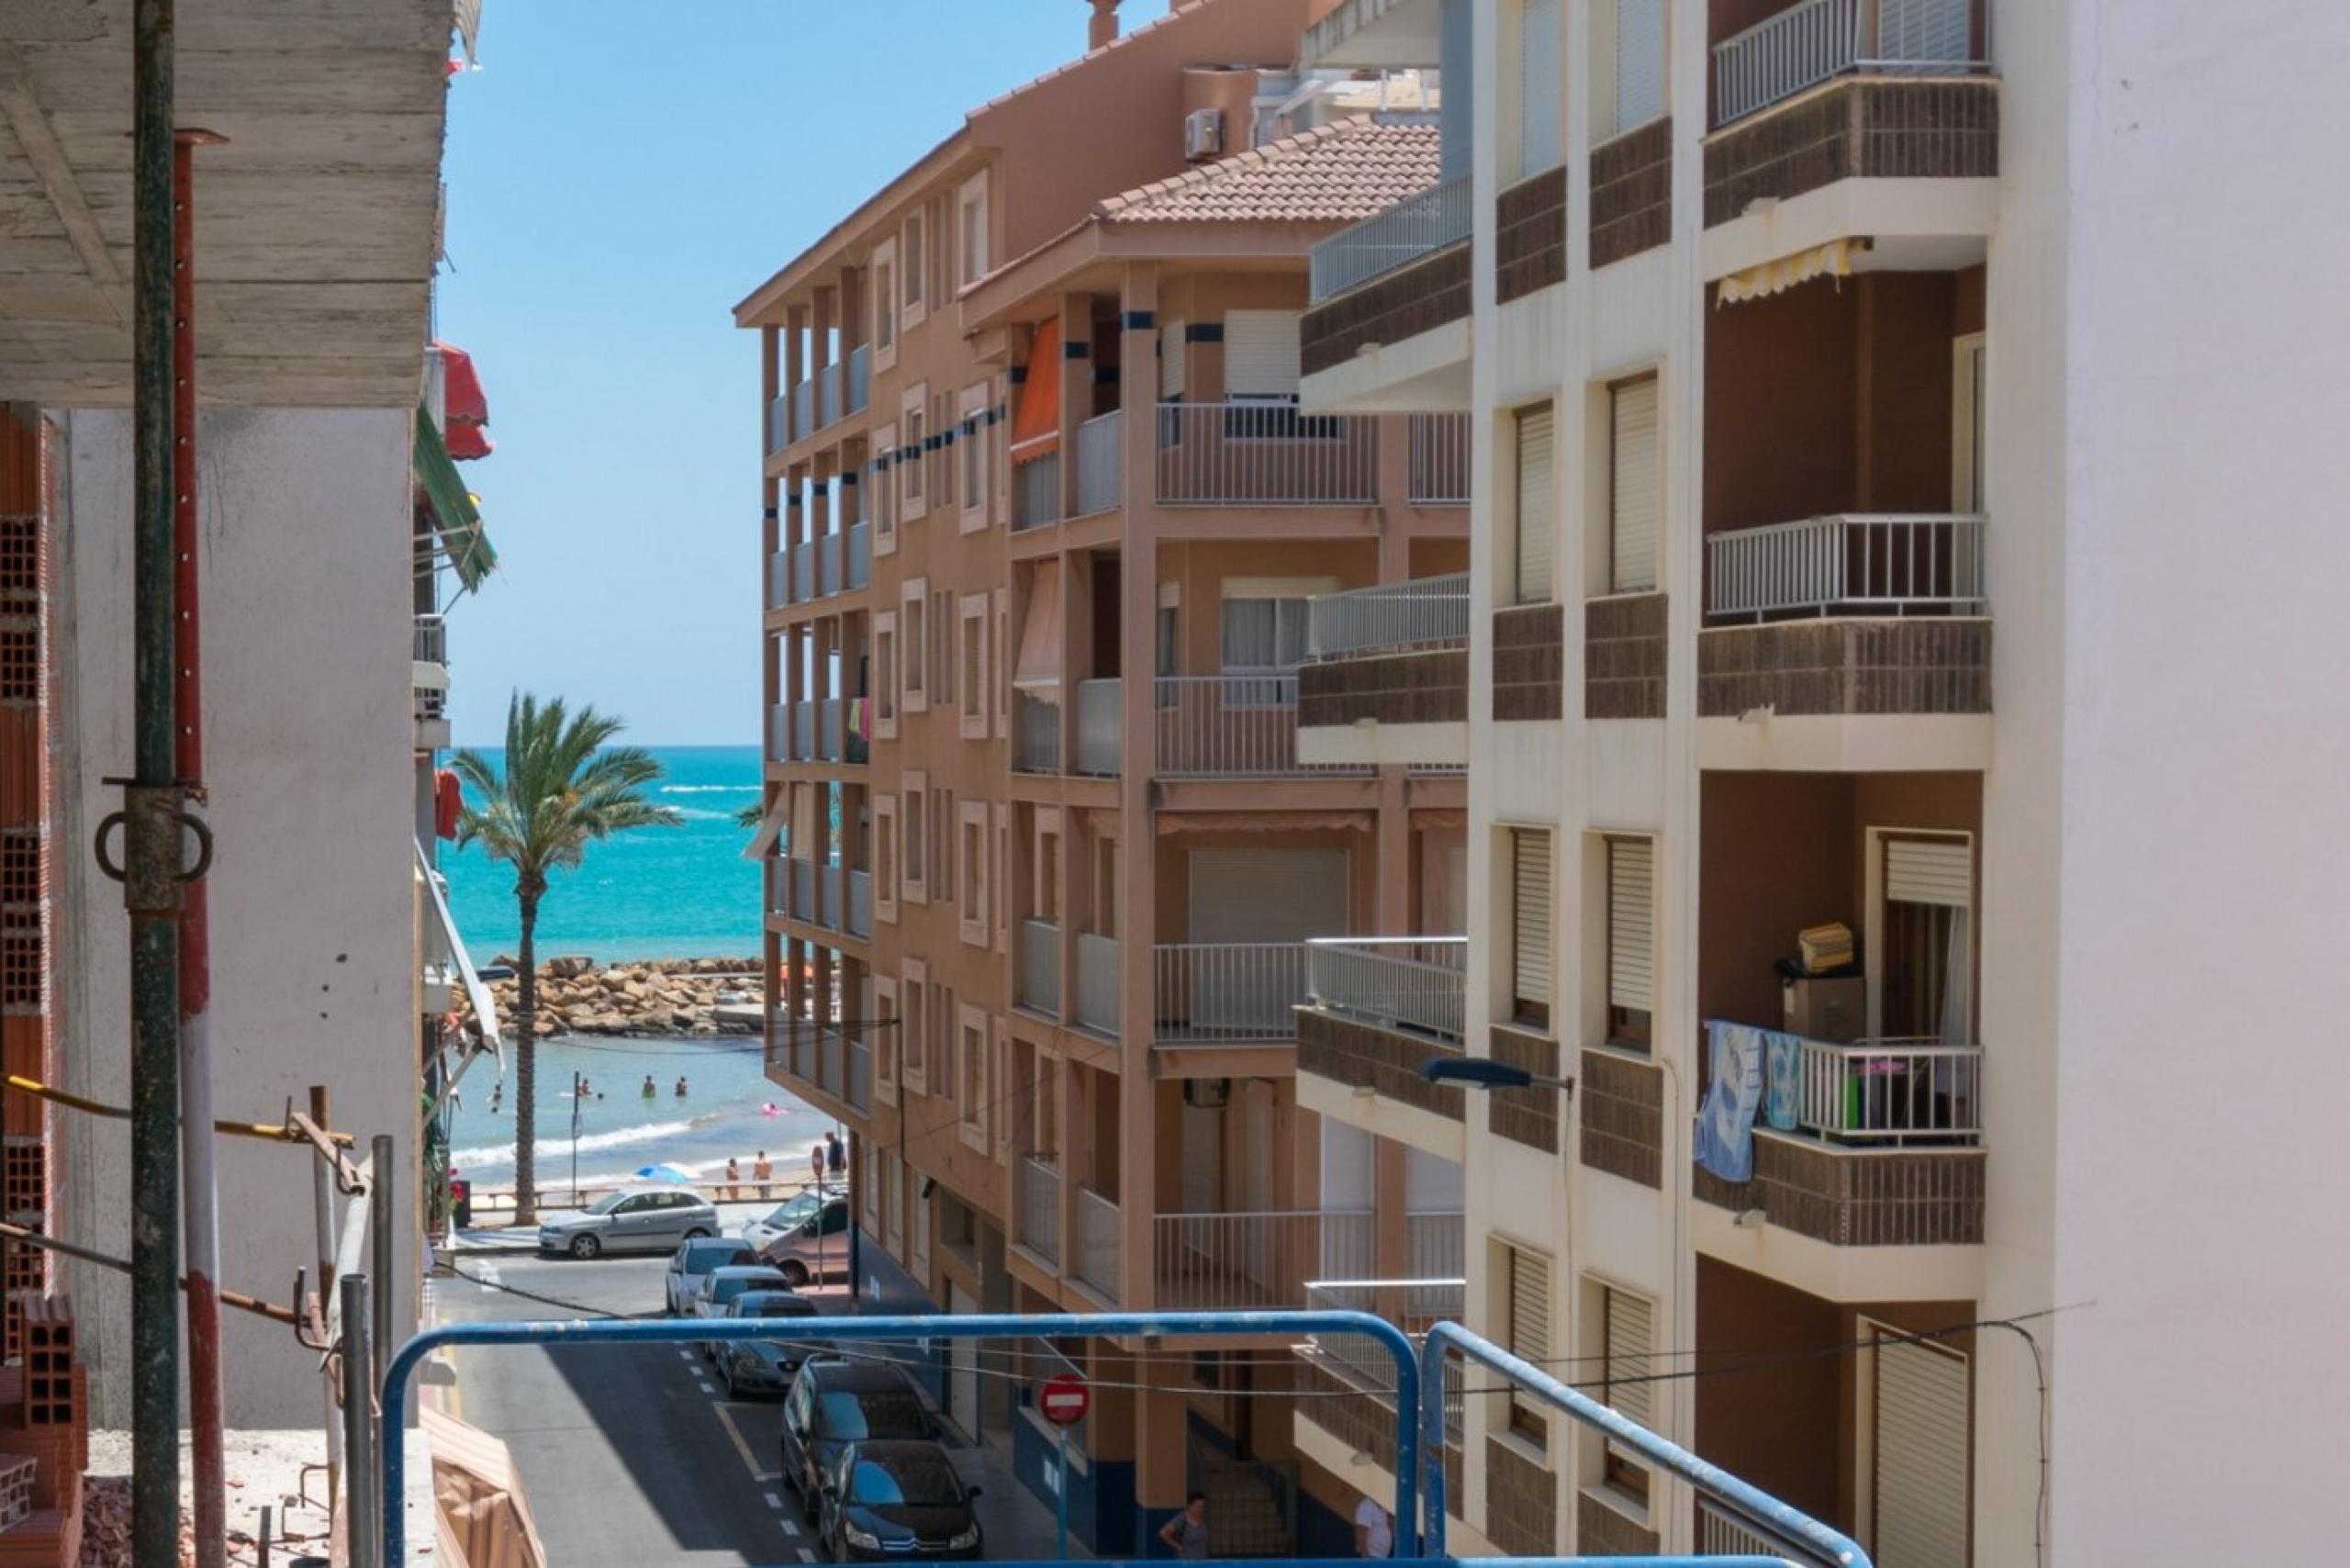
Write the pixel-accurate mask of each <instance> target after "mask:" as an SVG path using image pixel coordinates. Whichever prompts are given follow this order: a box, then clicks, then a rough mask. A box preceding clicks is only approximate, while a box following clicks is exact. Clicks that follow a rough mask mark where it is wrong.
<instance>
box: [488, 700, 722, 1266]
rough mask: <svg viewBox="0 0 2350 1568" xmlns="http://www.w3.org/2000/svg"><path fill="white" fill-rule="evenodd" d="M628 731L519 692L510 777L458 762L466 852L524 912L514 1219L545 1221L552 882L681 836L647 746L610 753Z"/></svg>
mask: <svg viewBox="0 0 2350 1568" xmlns="http://www.w3.org/2000/svg"><path fill="white" fill-rule="evenodd" d="M624 727H625V725H624V724H623V723H622V722H621V720H619V719H614V718H608V717H606V716H605V715H603V714H601V713H599V712H597V711H596V710H595V709H593V708H585V707H583V708H581V709H580V710H579V711H578V712H576V713H567V712H565V711H564V705H563V699H561V698H560V697H558V698H555V699H554V700H550V701H549V702H547V703H546V704H545V705H544V706H541V704H540V702H539V700H538V699H537V698H535V697H532V696H531V695H530V694H529V693H527V692H518V693H516V694H515V695H514V697H513V698H512V700H510V701H509V702H508V704H507V708H506V770H505V774H504V777H502V778H501V777H500V776H499V774H498V769H497V768H496V767H492V766H491V765H490V762H489V759H488V758H487V757H486V756H482V755H481V754H480V753H479V752H476V751H461V752H459V753H458V754H457V755H456V756H454V757H453V758H451V760H450V767H453V768H454V769H455V770H456V774H457V777H458V778H462V779H463V780H464V783H465V786H466V790H467V795H468V799H467V801H466V805H465V809H464V813H463V814H462V815H460V816H459V817H458V819H457V846H458V847H459V848H461V849H462V848H463V847H464V846H466V845H468V844H472V843H474V842H476V840H478V841H479V842H480V844H481V846H482V847H483V848H484V849H486V850H487V851H488V852H489V855H490V857H491V858H492V859H495V860H503V861H505V862H506V863H507V864H508V865H509V866H511V867H513V868H514V899H515V902H517V903H518V904H519V905H520V907H521V914H522V946H521V963H520V966H519V968H520V970H521V973H520V975H519V976H518V977H517V981H518V985H519V988H520V997H519V998H518V1002H517V1005H516V1007H515V1014H516V1025H515V1031H514V1033H515V1041H516V1044H515V1051H514V1057H515V1080H516V1081H515V1089H516V1092H517V1095H516V1097H517V1103H516V1105H515V1114H514V1208H515V1214H514V1219H515V1223H516V1224H518V1225H529V1224H531V1223H532V1222H533V1221H535V1220H536V1219H537V1218H538V1188H537V1181H538V1148H537V1139H538V1116H537V1108H538V1101H537V1099H536V1090H537V1088H538V1064H537V1060H536V1056H537V1050H538V1036H537V1035H536V1033H535V1029H536V1025H537V1023H538V1012H539V971H538V959H537V955H536V954H535V952H534V951H533V943H534V935H533V934H534V933H535V931H536V929H537V927H538V923H539V901H540V900H541V899H543V898H544V897H546V893H547V878H548V875H549V874H550V873H552V872H554V871H555V870H557V869H561V868H570V867H574V866H576V865H578V864H579V863H580V861H581V860H582V859H584V858H585V857H586V856H587V854H588V845H590V844H592V843H594V842H595V841H596V840H597V839H599V838H609V837H610V836H611V835H612V834H616V833H621V832H624V831H625V830H627V829H629V828H632V827H675V826H677V823H678V821H679V818H678V816H677V812H675V811H674V810H672V809H671V808H669V807H667V806H659V805H655V804H654V803H653V802H652V801H648V800H647V799H645V797H644V792H643V791H644V788H645V786H646V785H648V784H651V783H652V782H653V781H654V780H655V779H656V778H660V777H661V765H660V764H659V763H657V762H655V761H654V760H653V758H652V756H650V755H648V754H647V753H646V752H644V751H643V749H642V748H640V747H637V746H608V745H607V744H606V743H608V742H609V741H610V740H611V739H612V737H613V736H615V735H617V734H620V733H621V730H622V729H623V728H624Z"/></svg>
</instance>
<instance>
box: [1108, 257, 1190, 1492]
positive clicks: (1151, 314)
mask: <svg viewBox="0 0 2350 1568" xmlns="http://www.w3.org/2000/svg"><path fill="white" fill-rule="evenodd" d="M1120 303H1121V307H1122V308H1123V309H1124V310H1125V323H1126V328H1125V333H1126V341H1125V342H1124V343H1123V344H1122V345H1121V347H1122V351H1123V352H1122V354H1121V364H1122V371H1121V375H1120V377H1119V387H1118V391H1119V397H1120V399H1121V405H1122V406H1123V407H1124V408H1125V410H1126V416H1125V451H1124V453H1123V454H1122V456H1123V461H1124V463H1125V473H1126V476H1127V483H1126V489H1125V503H1126V504H1125V510H1124V512H1123V524H1124V526H1123V531H1122V532H1123V538H1124V542H1125V549H1124V554H1123V555H1122V557H1121V559H1120V562H1119V567H1120V570H1119V576H1118V614H1119V622H1118V659H1119V666H1120V669H1121V672H1122V673H1123V674H1125V675H1126V676H1130V677H1133V678H1131V679H1125V680H1122V681H1121V682H1120V684H1119V696H1118V702H1119V709H1120V715H1121V719H1122V722H1123V728H1124V736H1125V738H1124V743H1123V746H1122V752H1123V756H1122V762H1121V767H1120V770H1119V778H1118V823H1119V838H1120V840H1121V841H1122V842H1121V844H1120V848H1121V850H1122V851H1123V863H1124V870H1125V877H1124V884H1125V885H1124V886H1123V887H1122V888H1121V889H1120V890H1119V894H1118V897H1119V903H1120V906H1121V907H1120V909H1119V912H1118V939H1119V944H1120V949H1119V951H1120V958H1121V960H1122V961H1121V963H1120V967H1119V968H1120V983H1121V985H1122V987H1123V991H1122V993H1121V996H1120V1005H1119V1038H1120V1041H1121V1050H1120V1055H1121V1058H1122V1060H1123V1063H1124V1071H1123V1072H1122V1073H1121V1074H1120V1078H1119V1084H1118V1091H1119V1108H1120V1113H1121V1116H1120V1120H1121V1126H1122V1132H1123V1147H1122V1148H1121V1149H1120V1151H1119V1153H1120V1163H1121V1166H1122V1168H1123V1173H1124V1179H1123V1181H1122V1182H1121V1183H1120V1188H1121V1192H1122V1194H1123V1203H1124V1204H1125V1214H1124V1218H1125V1231H1126V1247H1125V1258H1124V1271H1125V1278H1124V1281H1123V1287H1124V1290H1125V1297H1124V1300H1125V1305H1128V1306H1146V1305H1149V1304H1150V1303H1151V1302H1152V1300H1153V1297H1152V1294H1151V1284H1152V1282H1151V1260H1152V1241H1153V1238H1154V1235H1155V1229H1156V1215H1157V1213H1158V1203H1157V1199H1158V1181H1157V1168H1158V1129H1157V1127H1156V1126H1155V1122H1156V1117H1155V1115H1154V1114H1153V1111H1154V1106H1153V1095H1152V1089H1153V1087H1154V1085H1153V1081H1152V1078H1151V1072H1150V1048H1151V1042H1150V1036H1151V1024H1152V1013H1153V1008H1152V1005H1151V959H1152V953H1151V944H1152V942H1153V941H1154V940H1155V939H1156V936H1157V924H1158V923H1157V920H1156V918H1155V906H1156V903H1157V893H1158V886H1157V884H1158V876H1157V859H1158V857H1157V855H1156V854H1155V853H1154V852H1155V851H1156V849H1157V848H1158V840H1157V837H1156V834H1155V833H1154V828H1153V823H1152V818H1151V779H1152V775H1153V773H1154V772H1155V770H1156V766H1157V758H1156V756H1155V755H1154V745H1153V741H1154V738H1155V737H1154V734H1153V729H1152V725H1153V714H1152V702H1153V691H1152V687H1151V682H1150V680H1149V678H1148V673H1149V671H1150V669H1151V667H1152V648H1151V644H1152V641H1153V632H1152V625H1153V621H1154V618H1155V616H1156V614H1157V609H1158V595H1157V592H1156V590H1155V589H1154V588H1153V586H1152V584H1153V582H1154V581H1155V579H1156V578H1157V577H1158V569H1157V562H1158V517H1157V514H1156V509H1155V507H1154V505H1153V504H1152V502H1151V501H1150V499H1149V491H1148V490H1147V488H1146V487H1143V486H1142V485H1140V484H1138V483H1136V481H1137V480H1138V479H1139V478H1141V477H1142V476H1146V475H1147V474H1148V473H1149V472H1150V468H1149V462H1150V458H1149V453H1150V437H1151V420H1150V419H1149V417H1148V413H1147V410H1148V409H1150V408H1151V407H1152V402H1153V399H1154V398H1155V397H1156V395H1157V391H1158V386H1157V377H1156V375H1155V374H1154V372H1155V368H1156V365H1155V361H1154V360H1153V359H1152V357H1151V354H1150V352H1149V346H1148V345H1149V342H1150V341H1151V339H1152V338H1153V336H1154V331H1155V329H1153V328H1152V327H1150V326H1148V325H1143V326H1139V327H1137V326H1136V325H1134V323H1136V322H1137V321H1139V322H1144V323H1148V322H1150V321H1152V320H1153V319H1155V316H1156V312H1157V310H1158V269H1157V268H1156V267H1154V266H1151V265H1149V264H1148V263H1136V264H1135V265H1132V266H1129V267H1128V268H1127V269H1126V274H1125V287H1124V297H1123V299H1122V300H1121V302H1120ZM1138 344H1139V345H1141V346H1139V347H1137V345H1138ZM1147 1403H1150V1404H1164V1403H1167V1402H1166V1401H1163V1400H1162V1401H1147ZM1153 1456H1158V1458H1157V1459H1156V1460H1155V1462H1154V1457H1153ZM1181 1462H1182V1439H1181V1428H1180V1424H1179V1425H1178V1427H1177V1428H1175V1431H1174V1437H1173V1439H1172V1440H1171V1441H1170V1442H1168V1443H1165V1444H1160V1443H1156V1442H1153V1443H1147V1444H1146V1445H1145V1453H1144V1468H1142V1469H1139V1470H1138V1471H1137V1473H1136V1486H1137V1488H1138V1489H1139V1494H1138V1495H1144V1496H1147V1497H1148V1498H1150V1499H1151V1500H1153V1501H1157V1502H1162V1503H1163V1502H1164V1501H1165V1500H1166V1494H1168V1493H1169V1491H1170V1490H1174V1489H1178V1488H1180V1487H1181ZM1169 1464H1171V1465H1172V1466H1173V1474H1172V1476H1171V1478H1170V1477H1169V1475H1167V1474H1166V1473H1163V1472H1164V1470H1165V1468H1166V1467H1167V1466H1169ZM1176 1499H1177V1500H1178V1501H1180V1500H1181V1496H1180V1491H1178V1492H1177V1494H1176Z"/></svg>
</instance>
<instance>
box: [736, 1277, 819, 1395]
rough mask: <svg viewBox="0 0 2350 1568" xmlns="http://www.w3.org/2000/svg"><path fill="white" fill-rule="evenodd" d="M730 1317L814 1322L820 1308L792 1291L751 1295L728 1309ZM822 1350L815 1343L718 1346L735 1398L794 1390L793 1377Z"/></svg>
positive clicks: (791, 1341)
mask: <svg viewBox="0 0 2350 1568" xmlns="http://www.w3.org/2000/svg"><path fill="white" fill-rule="evenodd" d="M726 1316H729V1317H768V1318H810V1317H813V1316H816V1304H815V1303H814V1302H812V1301H810V1300H809V1299H808V1298H807V1297H806V1296H804V1295H794V1294H791V1293H790V1292H789V1291H750V1292H747V1293H745V1294H742V1295H738V1296H736V1297H735V1298H734V1299H733V1301H731V1302H729V1303H728V1304H727V1306H726ZM817 1349H818V1342H817V1341H815V1340H813V1339H726V1340H722V1341H720V1343H719V1346H718V1370H719V1372H721V1373H722V1375H723V1376H724V1377H725V1379H726V1392H727V1394H729V1395H731V1396H733V1397H734V1398H738V1399H739V1398H741V1397H742V1396H744V1394H782V1393H784V1392H786V1391H787V1390H789V1388H790V1387H791V1379H792V1375H793V1374H794V1373H795V1372H799V1370H800V1362H802V1361H806V1360H807V1359H808V1358H809V1357H810V1356H811V1355H812V1354H813V1353H814V1352H815V1351H816V1350H817Z"/></svg>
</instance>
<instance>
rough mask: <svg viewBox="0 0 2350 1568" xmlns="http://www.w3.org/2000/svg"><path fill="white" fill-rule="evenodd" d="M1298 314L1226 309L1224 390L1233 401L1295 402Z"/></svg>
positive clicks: (1298, 375) (1298, 366) (1298, 364)
mask: <svg viewBox="0 0 2350 1568" xmlns="http://www.w3.org/2000/svg"><path fill="white" fill-rule="evenodd" d="M1298 317H1299V312H1297V311H1295V310H1228V311H1226V312H1225V317H1224V390H1225V397H1226V398H1229V399H1231V400H1232V401H1234V402H1236V403H1237V402H1252V401H1253V402H1266V401H1272V402H1281V403H1294V402H1296V401H1297V389H1298V383H1299V382H1300V380H1301V379H1302V374H1301V365H1302V363H1303V361H1302V359H1301V356H1300V353H1299V348H1298V331H1297V324H1298Z"/></svg>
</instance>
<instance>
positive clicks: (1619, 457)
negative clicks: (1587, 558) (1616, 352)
mask: <svg viewBox="0 0 2350 1568" xmlns="http://www.w3.org/2000/svg"><path fill="white" fill-rule="evenodd" d="M1643 387H1645V388H1647V389H1648V396H1649V397H1650V398H1651V400H1652V402H1653V404H1654V409H1655V412H1654V425H1653V429H1654V432H1655V433H1654V438H1653V439H1654V442H1655V448H1656V450H1655V452H1654V453H1653V454H1651V461H1650V464H1649V476H1648V477H1649V482H1650V485H1651V491H1650V503H1649V519H1648V540H1647V544H1648V570H1647V572H1646V575H1645V576H1643V575H1642V574H1641V573H1640V572H1639V570H1638V569H1637V568H1636V567H1627V566H1626V565H1625V563H1624V560H1623V555H1624V554H1625V552H1624V551H1623V549H1622V544H1623V541H1624V539H1625V537H1626V528H1625V524H1624V520H1623V516H1622V511H1623V503H1624V486H1623V483H1622V479H1623V464H1624V456H1623V453H1622V451H1621V443H1620V442H1619V441H1618V440H1617V425H1618V416H1619V411H1620V410H1621V409H1622V408H1623V399H1624V398H1626V397H1627V396H1629V395H1633V394H1636V393H1637V392H1639V389H1641V388H1643ZM1606 404H1607V591H1608V592H1609V593H1611V594H1644V593H1654V592H1656V591H1657V589H1658V588H1659V587H1661V586H1662V582H1663V567H1664V559H1663V547H1664V504H1665V497H1664V470H1665V462H1664V386H1663V382H1662V378H1661V377H1659V376H1658V375H1655V374H1654V373H1653V372H1651V373H1647V374H1643V375H1628V376H1622V377H1619V378H1617V380H1614V381H1611V382H1609V383H1608V384H1607V398H1606Z"/></svg>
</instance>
